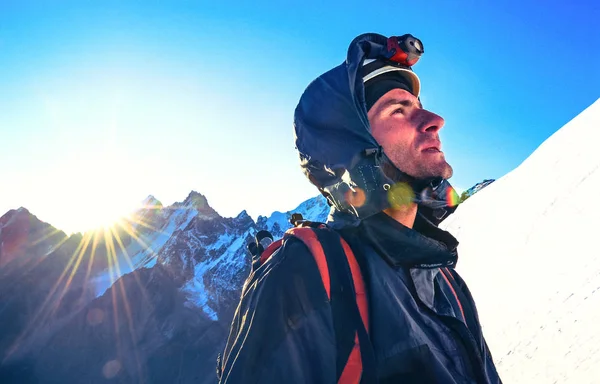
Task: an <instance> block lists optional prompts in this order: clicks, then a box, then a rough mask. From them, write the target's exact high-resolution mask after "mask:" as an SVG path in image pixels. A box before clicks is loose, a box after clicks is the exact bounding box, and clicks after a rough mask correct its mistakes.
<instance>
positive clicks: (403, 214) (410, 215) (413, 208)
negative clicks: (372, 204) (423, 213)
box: [383, 203, 417, 229]
mask: <svg viewBox="0 0 600 384" xmlns="http://www.w3.org/2000/svg"><path fill="white" fill-rule="evenodd" d="M383 212H385V213H386V214H387V215H388V216H390V217H391V218H392V219H394V220H396V221H397V222H399V223H400V224H402V225H404V226H405V227H408V228H411V229H412V227H413V225H414V224H415V218H416V217H417V204H415V203H411V204H410V205H407V206H404V207H402V208H388V209H386V210H384V211H383Z"/></svg>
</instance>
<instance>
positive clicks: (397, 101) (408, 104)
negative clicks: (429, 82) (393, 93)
mask: <svg viewBox="0 0 600 384" xmlns="http://www.w3.org/2000/svg"><path fill="white" fill-rule="evenodd" d="M397 104H399V105H402V106H403V107H413V106H414V105H415V102H414V101H413V100H401V99H391V100H388V101H386V102H385V103H383V105H382V106H381V109H385V108H388V107H390V106H392V105H397ZM417 106H418V107H419V108H421V109H423V104H421V101H420V100H417Z"/></svg>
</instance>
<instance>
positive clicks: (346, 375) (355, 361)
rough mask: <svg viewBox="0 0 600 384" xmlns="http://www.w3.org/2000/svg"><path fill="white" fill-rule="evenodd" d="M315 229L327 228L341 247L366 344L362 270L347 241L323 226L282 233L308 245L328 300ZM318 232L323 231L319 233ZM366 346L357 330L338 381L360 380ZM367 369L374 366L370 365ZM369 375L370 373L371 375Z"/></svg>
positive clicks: (328, 289)
mask: <svg viewBox="0 0 600 384" xmlns="http://www.w3.org/2000/svg"><path fill="white" fill-rule="evenodd" d="M316 231H327V235H328V236H331V235H333V234H335V237H334V239H336V241H337V242H338V245H341V250H342V251H343V253H344V255H345V256H346V261H347V264H348V266H349V269H350V272H351V280H352V281H351V283H352V284H353V288H354V289H353V290H350V291H354V294H355V297H354V298H353V299H354V301H355V302H356V306H357V307H358V312H359V314H360V320H361V321H362V326H363V329H364V330H365V331H366V335H365V336H366V337H363V340H365V343H366V344H367V343H370V342H369V341H368V331H369V306H368V301H367V292H366V288H365V283H364V279H363V276H362V272H361V270H360V266H359V264H358V262H357V260H356V257H355V255H354V252H352V249H351V248H350V246H349V245H348V243H347V242H346V241H345V240H344V239H343V238H342V237H341V236H339V234H337V233H336V232H335V231H333V230H330V229H328V228H326V227H325V226H320V227H319V229H313V228H311V227H296V228H292V229H290V230H288V231H287V232H286V235H287V236H294V237H296V238H298V239H300V240H301V241H302V242H303V243H304V244H305V245H306V246H307V247H308V249H309V250H310V252H311V254H312V255H313V257H314V258H315V262H316V263H317V266H318V268H319V273H320V274H321V280H322V281H323V286H324V287H325V291H326V292H327V297H328V298H329V299H330V300H331V278H330V273H329V265H328V262H327V257H326V255H325V251H324V250H323V245H322V244H321V241H320V240H319V236H318V235H317V232H316ZM321 234H323V233H322V232H321ZM332 237H333V236H332ZM331 256H335V255H331ZM338 265H340V264H338ZM345 320H347V319H345ZM334 326H335V319H334ZM368 348H369V349H368ZM370 348H371V346H370V345H368V346H366V345H365V346H363V348H361V343H360V340H359V333H358V332H355V336H354V345H353V346H352V350H351V352H350V355H349V357H348V360H347V361H346V363H345V365H344V368H343V370H342V372H341V375H340V377H339V381H338V383H339V384H358V383H359V382H360V381H361V377H362V376H363V372H364V366H363V362H364V359H363V358H362V354H363V353H362V352H361V351H366V350H369V351H370ZM367 360H369V361H371V363H372V360H373V358H372V357H371V358H370V359H369V358H367ZM372 365H374V363H372ZM371 368H372V369H374V367H371ZM371 372H372V370H371ZM371 376H373V375H372V374H371Z"/></svg>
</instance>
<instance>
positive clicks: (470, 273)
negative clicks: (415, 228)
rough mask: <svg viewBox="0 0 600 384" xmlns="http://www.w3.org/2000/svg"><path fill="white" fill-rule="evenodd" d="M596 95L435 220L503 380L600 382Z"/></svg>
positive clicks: (599, 120) (599, 119)
mask: <svg viewBox="0 0 600 384" xmlns="http://www.w3.org/2000/svg"><path fill="white" fill-rule="evenodd" d="M599 127H600V100H598V101H596V102H595V103H594V104H592V105H591V106H590V107H588V108H587V109H586V110H585V111H583V112H582V113H581V114H580V115H578V116H577V117H576V118H574V119H573V120H572V121H571V122H569V123H568V124H566V125H565V126H564V127H563V128H562V129H560V130H559V131H557V132H556V133H555V134H554V135H553V136H551V137H550V138H549V139H547V140H546V141H545V142H544V143H543V144H542V145H541V146H540V147H539V148H538V149H537V150H536V151H535V152H534V153H533V154H532V155H531V156H530V157H529V158H528V159H527V160H526V161H524V162H523V163H522V164H521V165H520V166H519V167H518V168H516V169H515V170H514V171H512V172H511V173H509V174H508V175H506V176H504V177H502V178H501V179H499V180H497V181H496V182H494V183H493V184H491V185H489V186H487V187H486V188H485V189H484V190H481V191H480V192H479V193H477V194H476V195H475V196H473V197H471V198H470V199H468V200H467V201H466V202H465V203H464V204H461V205H460V206H459V207H458V209H457V211H456V213H455V214H454V215H452V216H451V217H450V218H448V219H447V220H446V222H444V223H443V226H444V227H446V228H447V229H448V230H450V231H451V232H452V233H454V234H455V235H456V236H457V238H458V239H459V241H460V246H459V263H458V268H457V269H458V270H459V272H460V273H461V274H462V275H463V277H464V278H465V279H466V281H467V282H468V284H469V286H470V288H471V290H472V291H473V295H474V297H475V300H476V302H477V305H478V308H479V311H480V318H481V322H482V324H483V327H484V332H485V335H486V338H487V339H488V343H489V344H490V348H491V351H492V353H493V355H494V359H495V361H496V362H497V365H498V368H499V371H500V373H501V376H502V377H503V380H504V382H506V383H527V384H531V383H577V384H583V383H598V382H600V353H598V348H599V347H598V345H599V344H600V331H599V328H598V323H599V322H600V248H599V247H598V244H597V243H596V236H598V228H600V225H599V224H598V220H599V218H600V202H599V201H598V200H596V197H597V196H598V191H599V190H600V152H598V148H597V145H598V143H599V142H600V130H599Z"/></svg>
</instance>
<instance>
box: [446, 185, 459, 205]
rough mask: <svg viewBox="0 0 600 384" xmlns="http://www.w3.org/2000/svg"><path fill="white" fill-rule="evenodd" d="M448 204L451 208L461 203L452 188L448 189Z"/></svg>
mask: <svg viewBox="0 0 600 384" xmlns="http://www.w3.org/2000/svg"><path fill="white" fill-rule="evenodd" d="M446 202H447V203H448V206H449V207H455V206H457V205H458V204H459V203H460V196H459V195H458V193H457V192H456V190H455V189H454V188H452V187H448V189H447V190H446Z"/></svg>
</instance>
